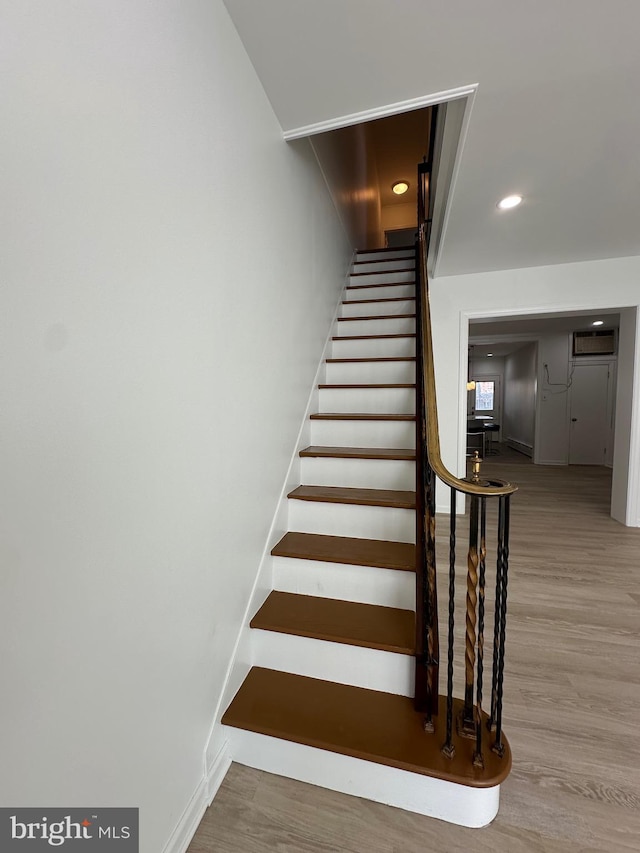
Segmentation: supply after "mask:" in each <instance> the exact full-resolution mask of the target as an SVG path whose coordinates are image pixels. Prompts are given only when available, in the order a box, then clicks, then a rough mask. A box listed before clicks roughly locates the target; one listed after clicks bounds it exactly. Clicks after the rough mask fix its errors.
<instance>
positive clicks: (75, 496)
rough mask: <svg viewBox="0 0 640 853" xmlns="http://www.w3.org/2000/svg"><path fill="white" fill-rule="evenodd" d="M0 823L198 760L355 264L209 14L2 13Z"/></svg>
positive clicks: (138, 790)
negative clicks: (22, 811) (22, 810)
mask: <svg viewBox="0 0 640 853" xmlns="http://www.w3.org/2000/svg"><path fill="white" fill-rule="evenodd" d="M0 41H1V46H0V72H1V75H2V80H3V85H2V88H1V92H0V99H1V106H2V116H3V125H4V131H3V133H2V135H1V137H0V162H1V163H2V169H1V170H0V197H1V198H2V218H3V251H2V257H1V260H0V280H1V281H2V287H1V288H0V317H1V319H0V323H1V324H2V330H1V333H0V400H1V407H2V416H1V418H0V430H1V433H2V434H1V441H0V470H1V471H2V489H1V490H0V564H1V571H0V588H1V594H0V635H1V636H0V647H1V648H2V655H1V656H0V683H1V684H2V686H3V701H2V708H1V711H0V714H1V729H0V732H1V733H0V741H1V743H0V755H1V756H2V759H1V760H2V773H1V774H0V802H2V804H3V805H4V806H10V805H11V806H34V807H35V806H67V807H68V806H72V805H79V804H87V803H92V804H97V805H100V806H104V807H107V806H116V805H126V806H139V807H140V810H141V811H140V817H141V827H142V833H141V837H142V841H141V846H140V850H141V853H159V851H161V850H162V849H163V847H164V845H165V843H166V841H167V839H168V837H169V835H170V833H171V831H172V830H173V828H174V827H175V826H176V824H177V822H178V820H179V819H180V816H181V814H182V813H183V810H184V809H185V807H186V806H187V804H188V802H189V799H190V797H191V796H192V795H193V793H194V790H196V788H197V786H198V785H199V784H200V783H201V781H202V779H203V773H204V766H203V751H204V747H205V743H206V739H207V737H208V734H209V730H210V725H211V721H212V715H213V712H214V709H215V706H216V701H217V699H218V696H219V694H220V690H221V688H222V683H223V679H224V675H225V672H226V669H227V666H228V663H229V659H230V655H231V652H232V647H233V643H234V641H235V638H236V636H237V634H238V630H239V627H240V621H241V619H242V616H243V613H244V610H245V608H246V606H247V601H248V597H249V593H250V589H251V585H252V583H253V581H254V578H255V575H256V572H257V569H258V565H259V561H260V557H261V554H262V550H263V548H264V546H265V542H266V537H267V533H268V529H269V525H270V522H271V520H272V516H273V512H274V510H275V507H276V501H277V498H278V494H279V491H280V489H281V487H282V483H283V480H284V477H285V474H286V470H287V465H288V463H289V460H290V456H291V453H292V451H293V447H294V443H295V439H296V435H297V432H298V429H299V427H300V421H301V418H302V415H303V412H304V409H305V405H306V402H307V398H308V395H309V392H310V386H311V383H312V380H313V376H314V374H315V371H316V369H317V365H318V360H319V358H320V354H321V352H322V348H323V345H324V342H325V339H326V335H327V334H328V331H329V325H330V321H331V318H332V315H333V313H334V310H335V306H336V304H337V300H338V298H339V293H340V289H341V287H342V285H343V284H344V277H345V274H346V272H347V269H348V264H349V260H350V255H351V251H352V249H351V246H350V244H349V241H348V240H347V239H346V236H345V234H344V230H343V228H342V225H341V223H340V221H339V218H338V216H337V214H336V211H335V208H334V205H333V203H332V200H331V198H330V196H329V193H328V192H327V190H326V186H325V182H324V179H323V177H322V175H321V172H320V169H319V168H318V164H317V161H316V159H315V156H314V155H313V152H312V150H311V147H310V145H309V143H308V142H306V141H303V142H299V143H296V144H286V143H285V142H284V141H283V139H282V134H281V129H280V127H279V124H278V122H277V120H276V118H275V116H274V114H273V111H272V109H271V107H270V105H269V103H268V101H267V98H266V96H265V94H264V91H263V88H262V86H261V84H260V82H259V80H258V78H257V77H256V74H255V72H254V70H253V67H252V65H251V63H250V61H249V59H248V57H247V55H246V53H245V51H244V48H243V46H242V44H241V42H240V39H239V38H238V36H237V33H236V31H235V29H234V28H233V25H232V23H231V21H230V19H229V17H228V14H227V12H226V9H225V8H224V5H223V4H222V2H220V0H206V2H204V0H184V2H181V3H179V4H177V3H169V2H160V3H152V4H149V3H146V4H144V3H131V2H129V0H111V2H109V3H88V4H78V3H77V2H75V0H58V2H56V3H42V2H38V1H37V0H21V2H20V3H9V4H4V6H3V20H2V32H1V34H0Z"/></svg>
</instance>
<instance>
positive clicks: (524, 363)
mask: <svg viewBox="0 0 640 853" xmlns="http://www.w3.org/2000/svg"><path fill="white" fill-rule="evenodd" d="M536 355H537V345H536V344H535V343H529V344H525V345H524V346H523V347H520V349H517V350H515V352H511V353H509V354H508V355H507V356H506V357H505V360H504V416H503V421H504V426H503V430H502V436H503V441H513V442H516V444H517V445H518V446H519V447H520V448H521V449H527V450H531V452H532V453H533V445H534V432H535V419H536V386H537V371H536Z"/></svg>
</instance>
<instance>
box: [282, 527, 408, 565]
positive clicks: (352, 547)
mask: <svg viewBox="0 0 640 853" xmlns="http://www.w3.org/2000/svg"><path fill="white" fill-rule="evenodd" d="M271 554H272V555H273V556H274V557H290V558H292V559H297V560H318V561H319V562H322V563H344V564H345V565H348V566H371V567H372V568H374V569H395V570H397V571H400V572H415V570H416V546H415V545H411V544H410V543H408V542H388V541H385V540H382V539H356V538H354V537H351V536H325V535H323V534H321V533H295V532H290V533H285V535H284V536H283V537H282V539H281V540H280V541H279V542H278V544H277V545H276V546H275V547H274V548H273V550H272V551H271Z"/></svg>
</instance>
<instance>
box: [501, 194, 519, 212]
mask: <svg viewBox="0 0 640 853" xmlns="http://www.w3.org/2000/svg"><path fill="white" fill-rule="evenodd" d="M521 201H522V196H521V195H508V196H507V197H506V198H503V199H502V201H499V202H498V207H499V208H500V210H510V209H511V208H512V207H517V206H518V205H519V204H520V202H521Z"/></svg>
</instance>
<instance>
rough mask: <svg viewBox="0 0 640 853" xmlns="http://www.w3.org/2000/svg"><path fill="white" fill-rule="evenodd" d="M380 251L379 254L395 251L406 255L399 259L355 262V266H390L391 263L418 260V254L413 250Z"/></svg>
mask: <svg viewBox="0 0 640 853" xmlns="http://www.w3.org/2000/svg"><path fill="white" fill-rule="evenodd" d="M378 251H379V252H383V251H384V252H391V251H393V252H395V251H399V252H405V251H406V255H402V256H401V257H399V258H375V259H369V260H368V261H367V260H364V261H354V262H353V265H354V266H357V265H358V264H388V263H389V261H415V259H416V253H415V251H414V250H413V249H378Z"/></svg>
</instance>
